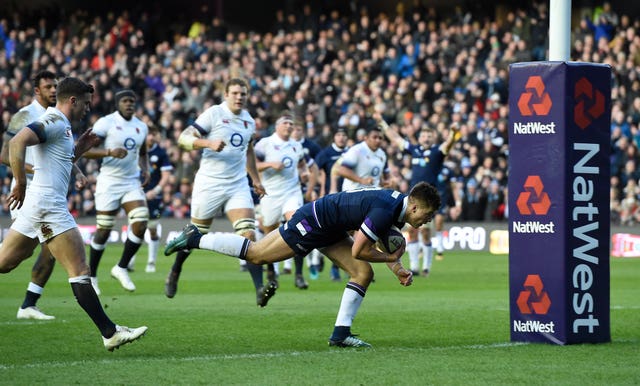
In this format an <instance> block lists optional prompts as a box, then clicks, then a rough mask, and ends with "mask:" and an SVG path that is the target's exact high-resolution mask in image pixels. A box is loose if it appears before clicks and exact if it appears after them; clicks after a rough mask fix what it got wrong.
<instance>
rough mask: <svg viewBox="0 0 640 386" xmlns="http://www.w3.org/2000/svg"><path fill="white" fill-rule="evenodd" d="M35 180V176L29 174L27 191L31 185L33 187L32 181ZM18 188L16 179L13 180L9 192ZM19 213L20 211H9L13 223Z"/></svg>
mask: <svg viewBox="0 0 640 386" xmlns="http://www.w3.org/2000/svg"><path fill="white" fill-rule="evenodd" d="M32 180H33V174H27V187H26V189H27V190H28V189H29V185H31V181H32ZM14 186H16V179H15V178H12V179H11V185H10V186H9V189H10V190H9V191H11V190H13V187H14ZM18 212H20V209H9V214H10V215H11V221H13V220H15V219H16V218H18Z"/></svg>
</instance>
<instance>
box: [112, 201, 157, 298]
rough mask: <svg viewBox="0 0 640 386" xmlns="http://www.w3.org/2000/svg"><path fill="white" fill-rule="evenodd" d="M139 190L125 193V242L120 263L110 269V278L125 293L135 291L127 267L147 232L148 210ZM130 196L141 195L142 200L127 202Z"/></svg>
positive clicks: (123, 206)
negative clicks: (126, 221) (126, 224)
mask: <svg viewBox="0 0 640 386" xmlns="http://www.w3.org/2000/svg"><path fill="white" fill-rule="evenodd" d="M139 190H140V191H139V192H137V191H134V192H131V193H127V194H126V195H125V197H124V198H123V200H126V201H125V202H124V203H123V204H122V208H123V209H124V211H125V213H126V214H127V220H128V231H127V240H126V241H125V242H124V249H123V250H122V255H121V256H120V261H119V262H118V264H116V265H115V266H113V268H111V276H112V277H114V278H115V279H117V280H118V281H119V282H120V285H122V287H123V288H124V289H126V290H127V291H135V290H136V286H135V284H133V281H132V280H131V278H130V277H129V271H128V270H127V267H128V266H129V263H130V262H131V258H133V256H134V255H135V254H136V252H138V250H139V249H140V246H141V245H142V242H143V241H144V233H145V232H146V230H147V222H148V221H149V208H147V202H146V201H145V200H144V193H142V189H139ZM132 194H135V196H136V197H139V196H140V195H142V200H128V198H129V197H130V196H131V195H132Z"/></svg>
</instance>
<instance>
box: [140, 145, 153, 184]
mask: <svg viewBox="0 0 640 386" xmlns="http://www.w3.org/2000/svg"><path fill="white" fill-rule="evenodd" d="M139 154H140V157H138V165H139V166H140V177H142V186H145V185H146V184H148V183H149V179H150V177H151V176H150V174H149V153H148V150H147V141H143V142H142V146H140V153H139Z"/></svg>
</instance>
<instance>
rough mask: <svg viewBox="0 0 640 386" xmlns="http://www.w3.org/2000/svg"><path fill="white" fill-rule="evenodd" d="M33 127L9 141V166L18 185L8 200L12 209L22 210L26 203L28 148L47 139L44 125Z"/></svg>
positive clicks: (34, 125)
mask: <svg viewBox="0 0 640 386" xmlns="http://www.w3.org/2000/svg"><path fill="white" fill-rule="evenodd" d="M31 126H33V127H34V129H33V130H32V129H31V128H30V127H25V128H24V129H22V130H20V131H19V132H18V134H16V135H15V136H14V137H13V138H11V140H10V141H9V164H10V166H11V172H12V173H13V178H15V180H16V184H15V186H14V187H13V189H11V193H10V194H9V197H8V198H7V201H8V204H9V208H10V209H20V208H21V207H22V203H23V202H24V195H25V192H26V190H27V174H26V171H25V162H24V157H25V153H26V150H27V146H33V145H37V144H39V143H41V142H44V141H45V139H46V137H45V133H44V126H43V125H42V123H40V122H34V123H32V124H31ZM34 130H35V131H34Z"/></svg>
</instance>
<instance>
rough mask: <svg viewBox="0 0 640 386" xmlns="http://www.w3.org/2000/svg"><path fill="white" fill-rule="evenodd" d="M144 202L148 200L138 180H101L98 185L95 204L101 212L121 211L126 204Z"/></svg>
mask: <svg viewBox="0 0 640 386" xmlns="http://www.w3.org/2000/svg"><path fill="white" fill-rule="evenodd" d="M131 201H144V202H145V203H146V202H147V198H146V196H145V194H144V191H143V190H142V185H141V184H140V181H138V180H125V181H123V180H115V179H109V180H100V179H99V178H98V183H97V184H96V194H95V203H96V210H97V211H99V212H111V211H114V210H116V209H120V206H122V204H124V203H125V202H131Z"/></svg>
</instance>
